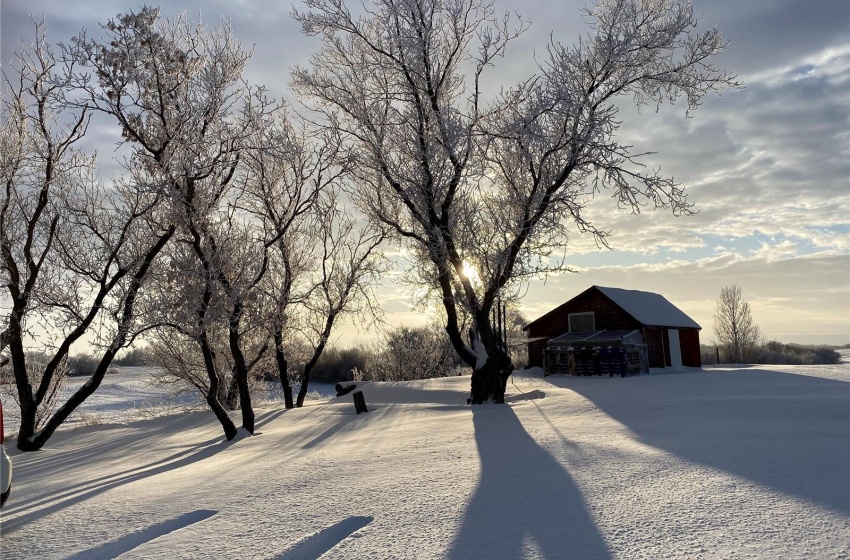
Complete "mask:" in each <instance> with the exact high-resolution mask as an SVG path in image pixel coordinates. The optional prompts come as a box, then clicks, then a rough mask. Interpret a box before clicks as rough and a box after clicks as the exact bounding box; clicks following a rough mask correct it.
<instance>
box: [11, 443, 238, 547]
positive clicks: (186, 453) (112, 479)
mask: <svg viewBox="0 0 850 560" xmlns="http://www.w3.org/2000/svg"><path fill="white" fill-rule="evenodd" d="M246 434H247V432H244V431H242V430H240V431H239V434H238V435H237V437H236V438H234V439H233V440H231V441H224V440H222V439H221V438H215V439H214V440H210V441H208V442H206V443H205V444H200V445H196V446H193V447H192V448H189V449H185V450H181V451H179V452H177V453H175V454H173V455H171V456H169V457H165V458H163V459H159V460H156V461H153V462H151V463H148V464H146V465H141V466H138V467H134V468H132V469H128V470H125V471H121V472H117V473H114V474H109V475H106V476H103V477H100V478H98V479H96V480H94V481H91V482H87V483H84V484H80V485H77V486H74V487H70V488H64V489H62V490H61V491H60V492H54V493H52V494H50V495H49V496H47V497H45V498H43V499H39V500H34V501H29V502H26V503H22V504H20V505H19V506H18V507H17V508H7V509H9V510H10V511H6V510H5V509H4V512H3V513H4V516H6V515H9V514H16V513H22V515H18V516H16V517H13V518H12V519H8V518H6V519H4V520H3V531H4V532H7V533H10V532H13V531H16V530H17V529H19V528H21V527H23V526H25V525H26V524H27V523H29V522H30V521H33V520H35V519H40V518H42V517H45V516H47V515H49V514H51V513H54V512H57V511H61V510H62V509H65V508H66V507H70V506H72V505H76V504H78V503H80V502H82V501H84V500H87V499H89V498H93V497H95V496H97V495H99V494H102V493H104V492H107V491H109V490H111V489H113V488H117V487H120V486H124V485H126V484H130V483H133V482H136V481H139V480H144V479H146V478H150V477H152V476H156V475H158V474H162V473H166V472H170V471H174V470H177V469H179V468H182V467H188V466H191V465H193V464H195V463H197V462H199V461H203V460H204V459H208V458H210V457H213V456H215V455H218V454H219V453H221V452H223V451H224V450H226V449H228V448H229V447H230V446H231V445H233V444H235V443H237V442H238V441H241V440H242V439H244V438H245V437H246Z"/></svg>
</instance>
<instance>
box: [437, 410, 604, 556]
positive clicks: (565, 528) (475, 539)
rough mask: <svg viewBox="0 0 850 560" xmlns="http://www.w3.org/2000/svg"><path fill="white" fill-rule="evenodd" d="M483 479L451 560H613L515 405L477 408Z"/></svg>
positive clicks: (474, 413) (577, 495)
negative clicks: (525, 559) (536, 559)
mask: <svg viewBox="0 0 850 560" xmlns="http://www.w3.org/2000/svg"><path fill="white" fill-rule="evenodd" d="M472 419H473V424H474V427H475V440H476V443H477V445H478V453H479V456H480V458H481V478H480V480H479V483H478V487H477V488H476V490H475V494H474V495H473V496H472V499H471V501H470V502H469V506H468V507H467V510H466V515H465V517H464V520H463V523H462V524H461V526H460V529H459V531H458V534H457V536H456V537H455V540H454V543H453V544H452V548H451V550H450V552H449V555H448V558H452V559H456V560H460V559H466V558H488V559H499V558H505V559H514V558H522V557H524V556H526V555H532V556H535V557H540V558H548V559H555V558H582V559H587V560H592V559H597V558H610V557H611V553H610V552H609V550H608V548H607V547H606V545H605V541H604V540H603V539H602V536H601V534H600V533H599V530H598V529H597V527H596V525H595V524H594V522H593V520H592V519H591V518H590V514H589V512H588V511H587V507H586V504H585V501H584V498H583V497H582V495H581V492H580V491H579V489H578V487H577V486H576V484H575V482H573V480H572V478H571V477H570V475H569V474H568V473H567V471H565V470H564V468H563V467H562V466H561V465H560V464H559V463H558V462H557V461H555V459H554V458H553V457H552V456H551V455H550V454H549V453H548V452H547V451H546V450H544V449H543V448H541V447H540V446H539V445H538V444H537V442H536V441H534V439H533V438H532V437H531V436H530V435H529V434H528V432H526V430H525V428H523V426H522V424H521V423H520V421H519V419H518V418H517V416H516V414H515V413H514V411H513V410H512V409H511V408H510V406H505V405H481V406H474V407H472Z"/></svg>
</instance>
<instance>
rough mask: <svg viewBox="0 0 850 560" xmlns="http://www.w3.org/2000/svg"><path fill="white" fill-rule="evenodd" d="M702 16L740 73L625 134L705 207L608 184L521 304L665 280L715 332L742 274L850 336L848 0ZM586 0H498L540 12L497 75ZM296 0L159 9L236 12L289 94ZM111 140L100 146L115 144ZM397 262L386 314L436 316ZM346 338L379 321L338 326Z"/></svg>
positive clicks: (71, 16) (726, 2) (37, 3)
mask: <svg viewBox="0 0 850 560" xmlns="http://www.w3.org/2000/svg"><path fill="white" fill-rule="evenodd" d="M693 4H694V11H695V13H696V14H699V15H701V16H702V17H703V19H702V21H701V22H700V27H701V28H703V27H705V28H707V27H717V28H718V29H719V30H720V31H721V33H722V34H723V36H724V38H726V39H728V40H729V45H728V47H727V49H726V51H725V52H724V53H723V54H722V55H720V57H719V59H718V62H719V64H720V65H721V67H723V68H725V69H727V70H729V71H731V72H733V73H736V74H737V75H738V78H739V79H740V80H741V81H743V82H744V84H745V88H744V89H741V90H735V91H729V92H726V93H725V94H724V96H723V97H722V98H721V97H716V96H712V97H707V98H706V99H704V103H703V105H702V106H701V107H700V108H699V110H697V111H696V112H695V113H693V115H692V117H691V118H686V117H685V109H684V106H682V105H677V106H674V107H664V108H662V109H661V110H660V111H659V112H657V113H656V112H653V111H648V112H647V111H644V112H643V114H638V113H636V112H635V111H633V110H630V109H629V108H627V107H624V108H623V111H622V113H621V117H622V120H623V125H622V127H621V129H620V132H619V136H620V138H621V139H622V140H623V141H624V142H625V143H627V144H632V145H634V146H635V151H640V152H642V151H652V152H656V153H655V154H654V155H652V156H650V157H648V158H646V159H644V162H645V163H646V164H647V165H648V166H651V167H660V168H661V171H662V173H663V174H665V175H672V176H673V177H675V178H676V179H677V180H678V181H679V182H681V183H682V184H683V185H685V187H686V192H687V193H689V199H690V201H692V202H693V203H694V204H695V206H696V208H697V209H698V210H699V213H698V214H696V215H694V216H687V217H674V216H672V215H670V214H669V213H666V212H664V211H663V210H661V211H647V212H643V213H641V214H638V215H632V214H631V213H628V212H617V211H616V203H615V201H613V200H612V199H609V198H607V197H605V196H604V195H603V196H602V197H600V198H599V199H598V200H594V201H593V202H592V203H591V205H590V206H589V210H588V214H587V216H588V217H589V218H590V219H591V221H593V223H594V224H595V225H597V226H598V227H601V228H602V229H606V230H610V231H611V236H610V238H609V242H610V245H611V248H610V249H599V248H597V247H596V245H595V243H594V242H593V240H592V239H590V238H582V237H581V236H578V235H577V236H575V237H574V238H573V239H572V240H571V242H570V247H569V250H568V254H567V255H566V257H567V258H566V262H567V264H569V265H570V266H571V267H573V268H574V269H575V270H576V271H577V273H575V274H564V275H558V276H551V277H549V278H546V279H540V280H535V281H533V282H532V283H531V284H530V285H529V286H528V289H527V290H526V292H525V296H524V297H523V299H522V302H521V310H522V311H523V313H524V314H525V315H526V316H527V317H528V319H530V320H533V319H535V318H537V317H539V316H540V315H543V314H544V313H546V312H547V311H549V310H551V309H552V308H554V307H555V306H557V305H559V304H561V303H563V302H565V301H567V300H568V299H570V298H572V297H573V296H575V295H577V294H579V293H581V292H582V291H584V290H585V289H587V288H588V287H589V286H591V285H594V284H595V285H600V286H611V287H620V288H629V289H639V290H647V291H653V292H657V293H660V294H662V295H664V296H665V297H666V298H667V299H668V300H670V301H671V302H673V303H674V304H675V305H677V306H678V307H679V308H681V309H682V310H683V311H684V312H685V313H687V314H688V315H690V316H691V317H692V318H693V319H694V320H695V321H697V322H698V323H699V324H700V325H701V326H702V327H703V331H702V334H701V342H703V343H705V344H708V343H711V342H713V340H714V333H713V330H712V315H713V310H714V305H715V303H716V301H717V298H718V296H719V294H720V290H721V288H722V287H724V286H726V285H729V284H733V283H734V284H737V285H739V286H740V287H741V289H742V292H743V297H744V299H745V300H746V301H748V302H749V303H750V306H751V309H752V315H753V318H754V320H755V322H756V323H757V324H758V325H759V326H760V327H761V330H762V332H763V334H764V335H765V337H766V338H767V339H770V340H781V341H783V342H798V343H822V344H845V343H848V342H850V3H848V2H846V0H818V1H814V0H748V1H745V2H742V1H740V0H694V2H693ZM583 5H585V2H583V1H582V0H558V1H554V0H550V1H547V0H524V1H522V2H519V1H518V0H495V7H496V10H497V12H504V11H513V12H518V13H520V14H522V15H523V16H524V17H526V18H528V19H530V20H531V21H532V22H533V23H532V26H531V29H530V31H529V32H527V33H525V34H524V35H523V36H522V37H520V38H519V39H518V40H517V41H516V42H515V43H514V44H513V46H512V48H511V50H510V51H509V52H508V54H507V56H506V57H505V59H504V60H503V61H499V62H498V63H497V66H496V68H494V70H493V74H491V76H490V80H491V82H489V83H490V84H492V87H498V86H499V84H504V85H506V86H507V85H511V84H513V83H516V82H517V81H520V80H522V79H525V78H527V77H529V76H530V75H532V74H533V72H534V71H535V66H534V54H535V52H537V53H540V52H543V50H544V49H545V47H546V44H547V42H548V41H549V37H550V33H551V36H552V37H553V38H554V39H555V40H557V41H560V42H561V43H564V44H572V43H574V42H575V41H576V40H577V38H578V37H579V35H581V34H584V33H587V31H588V28H587V26H586V20H585V19H584V18H583V17H582V16H581V14H580V12H579V9H580V8H581V7H582V6H583ZM140 6H141V4H139V3H136V2H127V1H124V0H121V1H118V0H108V1H107V0H86V1H85V2H82V1H77V2H69V1H60V0H3V3H2V16H1V17H0V26H2V33H1V34H0V38H2V58H3V60H4V61H5V60H6V59H8V58H9V57H10V56H11V55H12V53H13V52H14V50H15V49H16V48H17V47H16V42H17V40H18V39H23V40H24V41H31V38H32V36H33V28H34V26H33V23H32V21H31V20H30V16H29V15H28V14H33V15H34V16H36V17H41V16H42V15H43V16H44V18H45V20H46V23H47V33H48V39H49V40H50V41H51V42H60V41H67V40H68V39H69V38H70V37H71V36H73V35H74V34H76V33H77V32H78V31H79V30H80V29H81V28H83V27H86V28H88V29H89V32H90V34H96V33H97V30H98V22H100V23H105V21H106V20H107V19H108V18H109V17H111V16H114V15H115V14H118V13H122V12H127V11H130V10H137V9H138V8H139V7H140ZM291 6H292V4H289V3H287V2H265V1H260V0H227V1H223V0H221V1H219V0H212V1H205V2H187V1H182V0H172V1H170V2H169V3H168V5H167V6H163V9H162V11H163V14H164V15H166V16H169V17H171V16H174V15H175V14H177V13H179V12H184V11H185V12H187V13H188V16H189V18H190V19H193V20H196V19H197V17H198V15H199V14H200V15H201V16H202V19H203V21H204V22H205V23H207V24H210V25H213V24H217V23H218V22H220V21H221V20H222V19H223V18H228V19H229V20H230V21H231V24H232V28H233V31H234V34H235V35H236V37H237V38H238V39H239V40H240V41H241V42H242V43H243V44H246V45H254V49H255V51H254V56H253V58H252V60H251V62H250V64H249V67H248V69H247V73H246V77H247V79H248V80H249V81H251V82H253V83H262V84H265V85H266V86H267V87H268V88H269V90H270V91H271V92H272V94H273V95H278V96H282V97H289V95H290V94H289V93H288V82H289V71H290V68H291V67H292V66H293V65H294V64H296V63H306V62H307V58H308V56H309V53H310V52H312V51H313V50H314V49H315V48H316V47H317V42H316V41H315V40H314V39H310V38H307V37H305V36H303V35H302V34H301V33H300V31H299V28H298V26H297V24H296V23H295V22H294V20H293V19H292V18H291V17H290V16H289V11H290V9H291ZM110 151H111V147H109V146H106V147H105V149H102V150H101V153H105V154H108V153H110ZM400 274H401V272H400V271H399V272H398V273H396V274H395V276H394V275H392V274H391V275H389V276H388V277H387V279H386V281H385V285H384V286H382V287H380V288H379V290H378V293H379V295H380V299H381V301H382V304H383V308H384V310H385V312H386V316H385V319H386V321H387V322H388V323H390V324H394V325H397V324H402V323H404V324H418V323H422V322H423V321H425V320H426V319H425V318H424V316H425V314H423V313H422V310H421V309H418V308H415V307H414V305H413V299H414V298H413V297H412V293H411V291H410V290H409V289H408V288H406V287H404V286H402V285H401V284H400V283H397V282H395V281H394V278H398V277H399V275H400ZM340 336H341V338H340V343H341V344H343V345H350V344H354V343H357V342H358V341H364V340H368V339H370V338H372V336H373V334H372V333H370V332H366V331H360V330H357V328H356V327H355V326H353V325H352V324H348V325H345V326H343V328H342V330H341V332H340Z"/></svg>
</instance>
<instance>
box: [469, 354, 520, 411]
mask: <svg viewBox="0 0 850 560" xmlns="http://www.w3.org/2000/svg"><path fill="white" fill-rule="evenodd" d="M499 346H500V345H498V344H494V345H488V346H487V347H486V350H487V360H486V361H485V362H484V364H483V366H482V367H480V368H477V369H474V370H473V371H472V381H471V389H472V390H471V396H470V403H471V404H481V403H484V402H487V401H490V400H492V401H493V402H494V403H504V402H505V390H506V389H507V385H508V379H509V378H510V376H511V373H512V372H513V369H514V365H513V362H511V359H510V357H508V355H507V353H506V352H505V351H504V349H502V348H500V347H499Z"/></svg>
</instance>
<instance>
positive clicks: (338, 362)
mask: <svg viewBox="0 0 850 560" xmlns="http://www.w3.org/2000/svg"><path fill="white" fill-rule="evenodd" d="M373 361H374V360H373V357H372V354H371V352H370V351H369V350H367V349H365V348H363V347H354V348H326V349H325V351H324V352H322V355H321V357H320V358H319V361H318V362H317V363H316V365H315V367H314V368H313V371H312V372H311V373H310V381H314V382H316V383H337V382H339V381H353V380H354V375H353V372H352V370H354V368H357V369H358V370H361V371H365V370H368V369H369V368H370V364H371V362H373ZM301 370H302V371H303V367H302V368H301Z"/></svg>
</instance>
